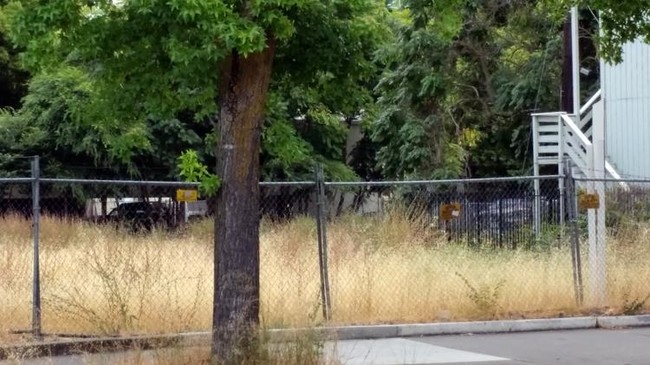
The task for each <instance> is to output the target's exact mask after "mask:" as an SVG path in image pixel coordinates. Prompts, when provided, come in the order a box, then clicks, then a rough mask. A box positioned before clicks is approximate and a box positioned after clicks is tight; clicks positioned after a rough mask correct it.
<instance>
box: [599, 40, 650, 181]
mask: <svg viewBox="0 0 650 365" xmlns="http://www.w3.org/2000/svg"><path fill="white" fill-rule="evenodd" d="M623 52H624V54H623V62H622V63H621V64H619V65H615V66H611V65H607V64H605V65H604V67H603V79H602V80H603V91H604V95H605V115H606V119H605V133H606V137H605V153H606V155H607V158H608V159H609V161H610V163H612V164H613V165H614V166H615V168H616V169H617V170H618V172H619V173H620V174H621V175H622V176H624V177H626V176H627V177H636V178H650V45H648V44H645V43H642V42H635V43H630V44H627V45H626V46H625V47H624V49H623Z"/></svg>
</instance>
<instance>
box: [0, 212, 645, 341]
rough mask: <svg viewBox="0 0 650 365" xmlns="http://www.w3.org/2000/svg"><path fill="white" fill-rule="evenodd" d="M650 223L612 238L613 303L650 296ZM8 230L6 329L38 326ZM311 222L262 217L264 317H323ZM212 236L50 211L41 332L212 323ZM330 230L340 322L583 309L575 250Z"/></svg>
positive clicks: (1, 293) (291, 322)
mask: <svg viewBox="0 0 650 365" xmlns="http://www.w3.org/2000/svg"><path fill="white" fill-rule="evenodd" d="M648 229H649V228H648V227H642V226H641V227H636V228H634V229H632V230H629V231H625V232H622V233H621V234H620V235H619V236H618V237H617V238H616V239H610V241H609V242H610V245H609V251H608V262H607V265H608V267H607V268H608V275H609V284H610V285H609V287H608V288H609V292H608V303H607V304H608V307H609V308H610V309H611V310H612V311H614V312H622V311H624V309H626V310H627V309H629V308H628V307H629V304H630V303H631V302H633V301H634V300H637V301H640V300H642V299H643V298H645V297H646V296H647V295H648V294H650V290H649V289H647V283H648V282H649V280H650V235H647V234H645V233H650V232H645V231H646V230H648ZM0 230H1V231H2V234H1V235H0V335H1V334H6V333H7V332H8V331H9V330H10V329H26V328H28V327H29V324H30V316H31V309H30V302H31V260H32V258H31V226H30V222H29V221H25V220H23V219H21V218H17V217H11V218H5V219H1V218H0ZM315 231H316V229H315V225H314V222H313V219H311V218H298V219H295V220H293V221H291V222H289V223H286V224H272V223H269V222H264V224H263V226H262V232H261V310H262V320H263V323H264V325H265V326H266V327H290V326H311V325H319V324H322V320H321V312H320V311H321V309H320V307H319V272H318V256H317V245H316V232H315ZM211 235H212V224H211V222H200V223H197V224H195V225H193V226H191V227H189V228H188V229H187V230H186V231H184V232H180V233H165V232H155V233H154V234H152V235H150V236H132V235H128V234H124V233H119V232H116V231H114V230H113V229H111V228H108V227H98V226H95V225H91V224H88V223H82V222H67V221H60V220H57V219H54V218H48V217H44V218H43V220H42V230H41V244H42V254H41V265H42V272H41V276H42V296H43V328H44V330H45V331H46V332H49V333H104V334H106V333H108V334H123V333H161V332H176V331H195V330H207V329H208V328H209V326H210V322H211V313H212V305H211V302H212V288H213V281H212V259H213V247H212V238H211ZM328 236H329V245H330V250H329V254H330V255H329V260H330V279H331V296H332V303H333V314H334V318H333V322H332V324H359V323H392V322H417V321H450V320H470V319H491V318H531V317H545V316H554V315H558V314H559V313H563V314H564V315H571V314H576V313H583V312H585V311H586V309H585V308H578V307H577V306H576V304H575V300H574V293H573V283H572V271H571V260H570V255H569V251H568V249H567V248H559V249H558V248H549V249H548V250H542V251H536V252H533V251H524V250H517V251H513V250H501V251H495V250H491V249H483V250H481V249H472V248H468V247H464V246H462V245H448V244H447V243H446V241H445V240H444V238H443V237H442V236H441V235H440V233H439V232H436V231H435V230H432V229H430V227H428V226H427V225H426V223H425V222H422V221H415V222H413V221H409V220H407V219H405V218H404V215H402V214H387V215H385V216H383V217H375V218H371V217H343V218H341V219H338V220H336V221H335V222H334V223H332V224H330V225H329V227H328ZM583 252H586V250H583ZM584 260H585V262H586V257H585V258H584ZM586 266H587V265H585V267H586ZM584 274H585V278H586V277H587V274H588V273H587V272H586V271H585V273H584ZM585 282H586V280H585Z"/></svg>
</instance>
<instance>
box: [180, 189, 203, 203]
mask: <svg viewBox="0 0 650 365" xmlns="http://www.w3.org/2000/svg"><path fill="white" fill-rule="evenodd" d="M198 199H199V192H198V191H197V190H184V189H178V190H176V200H177V201H179V202H195V201H197V200H198Z"/></svg>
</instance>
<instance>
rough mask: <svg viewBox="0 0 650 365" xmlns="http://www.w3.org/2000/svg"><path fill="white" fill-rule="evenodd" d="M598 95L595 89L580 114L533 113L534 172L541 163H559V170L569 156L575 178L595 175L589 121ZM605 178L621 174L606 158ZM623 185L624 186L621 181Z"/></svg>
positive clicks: (612, 177)
mask: <svg viewBox="0 0 650 365" xmlns="http://www.w3.org/2000/svg"><path fill="white" fill-rule="evenodd" d="M600 97H601V91H600V90H598V92H597V93H596V94H594V96H593V97H591V99H589V101H588V102H587V103H586V104H585V105H584V106H583V107H582V108H580V116H579V117H576V115H575V114H567V113H565V112H553V113H539V114H533V121H532V122H533V125H532V128H533V158H534V163H535V175H539V167H540V166H542V165H558V167H559V171H560V173H561V171H562V166H563V163H564V159H565V158H567V157H568V158H569V159H570V161H571V162H572V166H573V174H574V176H576V177H594V172H595V169H594V165H593V145H592V135H593V128H592V121H593V107H594V104H596V103H597V102H598V101H599V100H600ZM605 172H606V177H607V178H610V179H616V180H620V179H621V176H620V174H619V173H618V172H617V171H616V169H615V168H614V167H613V166H612V164H611V163H610V162H609V161H607V160H605ZM621 185H624V188H627V186H625V184H624V183H623V182H621Z"/></svg>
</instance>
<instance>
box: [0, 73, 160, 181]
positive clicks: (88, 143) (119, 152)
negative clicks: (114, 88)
mask: <svg viewBox="0 0 650 365" xmlns="http://www.w3.org/2000/svg"><path fill="white" fill-rule="evenodd" d="M93 94H94V91H93V85H92V82H91V80H90V79H89V78H88V76H87V75H86V74H85V73H84V72H81V71H80V70H78V69H75V68H71V67H62V68H59V69H57V70H53V71H52V72H44V73H41V74H39V75H37V76H36V77H34V78H33V79H32V80H31V81H30V82H29V88H28V94H27V96H25V97H24V99H23V100H22V106H21V107H20V109H18V110H16V111H8V110H7V111H3V112H2V113H0V150H2V151H4V159H3V162H2V163H0V168H1V169H2V170H4V171H5V172H6V173H8V172H17V171H19V166H20V165H21V163H23V162H24V160H22V159H18V160H17V159H16V158H19V157H25V156H34V155H38V156H40V157H41V159H42V161H43V166H42V168H43V173H44V175H46V176H57V177H76V178H84V177H85V178H98V177H102V176H103V177H116V176H119V175H120V174H121V173H124V174H126V173H127V172H129V171H133V170H135V166H134V165H133V164H132V157H133V155H134V154H136V153H142V151H145V150H147V149H148V147H149V146H148V142H149V141H148V139H147V136H146V131H145V130H143V129H140V128H139V127H138V126H129V125H121V124H114V123H110V120H108V119H103V120H102V119H99V118H100V117H101V116H97V115H94V114H93V113H89V111H88V110H89V105H90V104H92V100H93ZM23 176H24V174H23Z"/></svg>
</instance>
